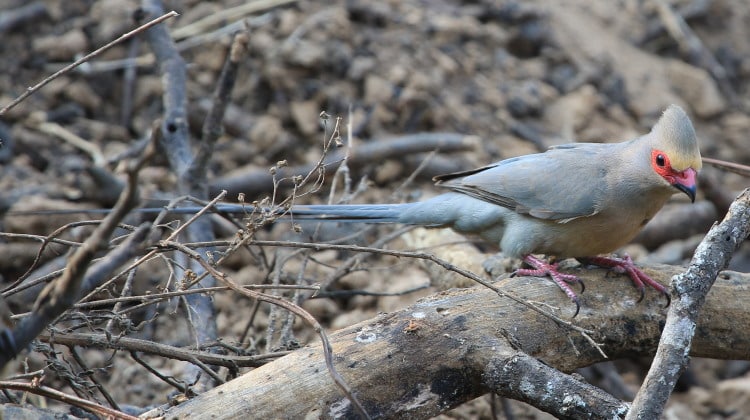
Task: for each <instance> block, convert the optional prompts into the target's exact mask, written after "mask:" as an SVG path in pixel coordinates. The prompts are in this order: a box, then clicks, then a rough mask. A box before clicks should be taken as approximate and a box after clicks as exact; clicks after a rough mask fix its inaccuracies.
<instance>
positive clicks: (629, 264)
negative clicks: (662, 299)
mask: <svg viewBox="0 0 750 420" xmlns="http://www.w3.org/2000/svg"><path fill="white" fill-rule="evenodd" d="M576 259H577V260H579V261H581V262H582V263H587V264H593V265H598V266H599V267H605V268H611V269H613V270H614V271H615V272H618V273H622V274H627V275H628V276H629V277H630V279H631V280H633V284H634V285H635V287H636V288H638V290H639V291H640V292H641V298H640V299H638V301H639V302H640V301H641V300H643V296H644V294H645V290H646V287H645V285H646V284H647V285H649V286H651V287H653V288H654V289H656V290H657V291H659V292H661V293H662V294H663V295H664V296H666V297H667V306H669V303H670V297H669V292H668V291H667V288H666V287H664V286H662V285H661V283H659V282H657V281H655V280H654V279H652V278H651V277H649V276H648V274H646V273H644V272H643V271H641V270H640V269H639V268H638V267H636V266H635V263H633V259H632V258H630V256H629V255H625V257H624V258H616V257H586V258H576Z"/></svg>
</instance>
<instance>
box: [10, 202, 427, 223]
mask: <svg viewBox="0 0 750 420" xmlns="http://www.w3.org/2000/svg"><path fill="white" fill-rule="evenodd" d="M413 205H414V203H406V204H334V205H307V206H305V205H302V206H293V207H292V208H291V209H290V210H289V211H288V212H284V213H283V215H284V216H287V217H291V218H294V219H297V220H320V221H338V222H364V223H399V222H401V216H402V214H403V211H404V210H406V209H407V208H408V207H410V206H413ZM202 209H203V207H198V206H187V207H177V208H174V209H170V210H169V212H170V213H172V214H195V213H197V212H199V211H200V210H202ZM164 210H165V208H164V207H142V208H138V209H134V210H133V211H135V212H138V213H150V214H155V213H161V212H162V211H164ZM257 210H258V209H256V208H254V207H253V206H250V205H241V204H217V205H216V206H214V208H213V209H209V212H218V213H228V214H247V215H250V214H252V213H254V212H255V211H257ZM110 211H111V210H110V209H89V210H77V209H69V210H41V211H31V212H23V213H13V215H15V216H31V215H40V214H49V215H55V214H106V213H109V212H110ZM268 211H270V210H268ZM9 214H10V213H9ZM279 214H280V215H282V213H281V212H279Z"/></svg>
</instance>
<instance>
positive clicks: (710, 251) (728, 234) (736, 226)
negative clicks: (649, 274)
mask: <svg viewBox="0 0 750 420" xmlns="http://www.w3.org/2000/svg"><path fill="white" fill-rule="evenodd" d="M748 235H750V189H746V190H745V191H743V192H742V194H740V196H739V197H737V199H736V200H735V201H734V203H732V206H731V207H729V212H728V213H727V215H726V217H725V218H724V220H723V221H722V222H721V223H720V224H718V225H717V224H714V226H713V227H712V228H711V230H710V231H709V232H708V234H707V235H706V237H705V238H703V241H702V242H701V244H700V245H699V246H698V249H697V250H696V251H695V255H694V256H693V260H692V262H691V263H690V268H689V269H688V271H687V272H685V273H684V274H681V275H679V276H676V277H675V278H674V279H673V280H672V302H674V303H673V304H672V306H671V307H670V308H669V314H668V316H667V323H666V325H665V327H664V333H663V334H662V336H661V340H660V343H659V350H658V351H657V352H656V358H655V359H654V363H653V364H652V365H651V369H650V370H649V372H648V375H647V376H646V379H645V380H644V382H643V386H641V388H640V390H639V391H638V394H637V395H636V397H635V400H634V401H633V408H632V410H631V411H630V412H629V413H628V416H627V417H626V418H627V419H653V418H658V417H659V416H660V415H661V413H662V411H663V410H664V406H665V405H666V403H667V399H668V398H669V395H670V394H671V393H672V390H673V389H674V385H675V383H676V382H677V379H678V378H679V376H680V375H681V374H682V372H683V371H684V370H685V367H687V363H688V350H689V349H690V345H691V342H692V340H693V339H694V338H697V337H693V336H694V335H695V331H696V327H698V328H700V326H698V315H699V313H700V310H701V307H702V306H703V302H704V301H705V299H706V294H708V292H709V290H710V289H711V286H712V285H713V284H714V280H715V279H716V276H718V275H719V271H721V270H723V269H724V268H725V267H726V266H727V264H729V260H730V259H731V258H732V254H733V253H734V251H735V250H736V249H737V248H738V247H739V246H740V245H741V244H742V242H744V241H745V239H746V238H747V237H748ZM732 299H736V297H733V298H732ZM734 321H737V320H734ZM739 325H742V324H739ZM701 333H702V331H701ZM735 341H736V339H735V340H732V342H735ZM745 357H746V356H745Z"/></svg>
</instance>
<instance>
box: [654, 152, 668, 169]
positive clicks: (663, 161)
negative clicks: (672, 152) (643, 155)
mask: <svg viewBox="0 0 750 420" xmlns="http://www.w3.org/2000/svg"><path fill="white" fill-rule="evenodd" d="M655 161H656V165H657V166H661V167H662V168H663V167H664V165H666V164H667V162H666V158H664V155H662V154H661V153H659V154H658V155H656V158H655Z"/></svg>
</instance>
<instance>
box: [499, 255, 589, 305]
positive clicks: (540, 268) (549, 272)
mask: <svg viewBox="0 0 750 420" xmlns="http://www.w3.org/2000/svg"><path fill="white" fill-rule="evenodd" d="M523 261H524V262H525V263H526V264H528V265H530V266H531V267H532V268H530V269H529V268H519V269H518V270H516V271H514V272H513V274H512V276H534V277H544V276H549V277H551V278H552V281H554V282H555V283H557V285H558V286H560V288H561V289H562V290H563V292H565V294H566V295H568V297H569V298H570V300H572V301H573V303H575V304H576V313H575V315H573V317H575V316H576V315H578V311H579V310H580V309H581V305H580V304H579V303H578V296H577V295H576V293H575V292H574V291H573V289H572V288H571V287H570V284H575V283H580V284H581V292H583V282H582V281H581V279H580V278H578V276H574V275H572V274H564V273H561V272H559V271H558V269H557V263H553V264H551V263H548V262H546V261H544V260H542V259H541V258H537V257H535V256H533V255H527V256H525V257H524V258H523Z"/></svg>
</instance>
